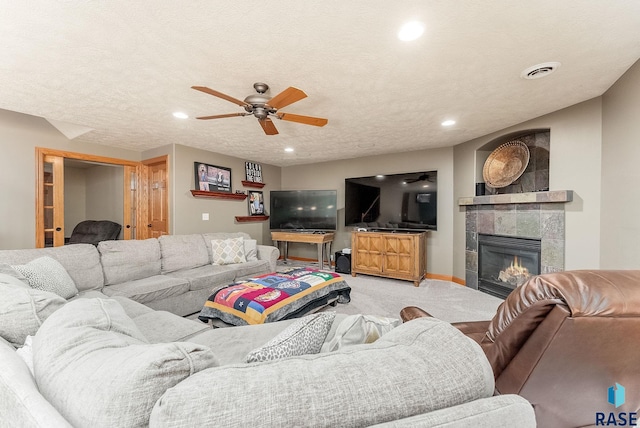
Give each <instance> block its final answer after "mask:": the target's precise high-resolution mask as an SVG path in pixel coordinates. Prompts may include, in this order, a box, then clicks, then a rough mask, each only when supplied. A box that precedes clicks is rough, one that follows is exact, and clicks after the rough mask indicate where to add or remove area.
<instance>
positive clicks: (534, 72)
mask: <svg viewBox="0 0 640 428" xmlns="http://www.w3.org/2000/svg"><path fill="white" fill-rule="evenodd" d="M558 67H560V63H559V62H543V63H542V64H536V65H533V66H531V67H529V68H527V69H525V70H523V71H522V73H520V77H522V78H523V79H528V80H532V79H540V78H541V77H546V76H548V75H550V74H551V73H553V72H554V71H556V69H557V68H558Z"/></svg>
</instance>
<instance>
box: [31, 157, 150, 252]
mask: <svg viewBox="0 0 640 428" xmlns="http://www.w3.org/2000/svg"><path fill="white" fill-rule="evenodd" d="M45 156H54V157H61V158H66V159H76V160H84V161H88V162H96V163H105V164H110V165H117V166H123V167H125V168H124V173H123V174H124V175H125V177H124V178H125V180H124V183H125V184H124V186H125V190H131V189H130V188H127V184H128V183H129V181H128V180H127V177H126V175H127V172H129V173H130V172H131V171H132V168H135V171H138V172H139V171H140V169H141V165H142V164H141V162H137V161H128V160H125V159H118V158H111V157H106V156H97V155H89V154H85V153H76V152H69V151H66V150H54V149H48V148H44V147H36V156H35V158H36V169H35V170H36V180H35V182H36V248H42V247H44V245H45V242H44V239H45V234H44V212H43V207H44V187H45V184H44V173H43V171H44V158H45ZM127 167H130V168H127ZM138 176H139V177H140V174H139V173H138ZM138 181H141V180H138ZM137 199H139V198H136V202H135V203H136V206H137V207H139V203H138V202H137ZM130 201H131V200H130V198H129V195H128V194H127V192H126V191H125V194H124V211H125V212H124V218H125V219H129V218H130V214H129V213H130V210H129V211H128V212H127V208H130V207H131V202H130ZM59 203H60V202H59ZM58 208H59V207H58ZM63 209H64V208H63ZM54 212H55V211H54ZM63 212H64V211H63ZM136 212H137V213H138V215H137V217H138V218H136V219H135V221H136V224H138V225H139V224H141V223H140V220H141V219H140V213H139V210H136ZM142 221H144V219H143V220H142ZM127 229H128V228H127V227H126V225H125V228H124V229H123V231H124V232H123V236H124V237H125V239H128V238H130V237H131V232H130V231H127ZM63 230H64V229H63Z"/></svg>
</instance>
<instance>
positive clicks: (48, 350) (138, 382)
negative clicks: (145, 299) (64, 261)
mask: <svg viewBox="0 0 640 428" xmlns="http://www.w3.org/2000/svg"><path fill="white" fill-rule="evenodd" d="M33 364H34V371H35V378H36V381H37V383H38V387H39V388H40V391H41V393H42V395H43V396H44V397H45V398H46V399H47V400H49V402H50V403H51V404H52V405H53V406H54V407H55V408H56V409H57V410H58V411H59V412H60V414H62V415H63V416H64V417H65V419H67V420H68V421H69V422H70V423H71V424H72V425H73V426H78V427H81V426H82V427H125V426H126V427H143V426H147V425H148V424H149V415H150V413H151V409H152V408H153V405H154V403H155V402H156V401H157V400H158V398H160V396H161V395H162V394H163V393H164V392H165V391H166V390H167V389H168V388H171V387H173V386H174V385H176V384H177V383H178V382H180V381H182V380H183V379H185V378H187V377H189V376H190V375H193V374H194V373H196V372H197V371H199V370H202V369H204V368H207V367H211V366H214V365H216V364H217V360H216V358H215V356H214V354H213V352H212V351H211V350H209V348H207V347H205V346H202V345H196V344H194V343H187V342H183V343H180V342H174V343H158V344H149V343H148V342H147V340H146V338H145V337H144V336H143V334H142V333H141V332H140V330H139V329H138V328H137V327H136V325H135V323H134V322H133V321H132V320H131V318H129V317H128V316H127V315H126V313H125V312H124V309H123V308H122V306H120V304H119V303H118V302H116V301H115V300H110V299H78V300H74V301H72V302H69V303H67V304H66V305H65V306H64V307H63V308H61V309H59V310H58V311H56V312H55V313H54V314H53V315H51V316H50V317H49V318H48V319H47V320H46V321H45V322H44V324H43V325H42V327H41V328H40V330H39V331H38V333H37V334H36V336H35V338H34V340H33Z"/></svg>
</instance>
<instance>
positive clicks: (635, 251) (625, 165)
mask: <svg viewBox="0 0 640 428" xmlns="http://www.w3.org/2000/svg"><path fill="white" fill-rule="evenodd" d="M602 105H603V125H602V206H601V212H602V227H601V229H600V230H601V235H602V239H601V251H600V262H601V266H602V268H603V269H640V245H639V243H640V198H639V197H638V196H639V195H640V193H639V191H638V188H639V186H640V61H639V62H637V63H636V64H635V65H634V66H633V67H631V68H630V69H629V71H627V72H626V73H625V74H624V75H623V76H622V77H621V78H620V79H619V80H618V81H617V82H616V83H615V84H614V85H613V86H612V87H611V88H610V89H609V90H608V91H607V92H606V93H605V95H604V96H603V103H602Z"/></svg>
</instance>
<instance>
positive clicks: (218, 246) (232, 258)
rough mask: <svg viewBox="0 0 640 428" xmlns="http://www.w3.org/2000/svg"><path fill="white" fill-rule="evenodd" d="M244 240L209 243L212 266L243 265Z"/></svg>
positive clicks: (235, 239) (222, 240)
mask: <svg viewBox="0 0 640 428" xmlns="http://www.w3.org/2000/svg"><path fill="white" fill-rule="evenodd" d="M243 240H244V239H243V238H242V237H239V238H229V239H213V240H212V241H211V250H212V253H211V255H212V257H213V259H212V260H213V263H212V264H214V265H230V264H234V263H245V262H246V261H247V259H246V257H245V255H244V243H243V242H242V241H243Z"/></svg>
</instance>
